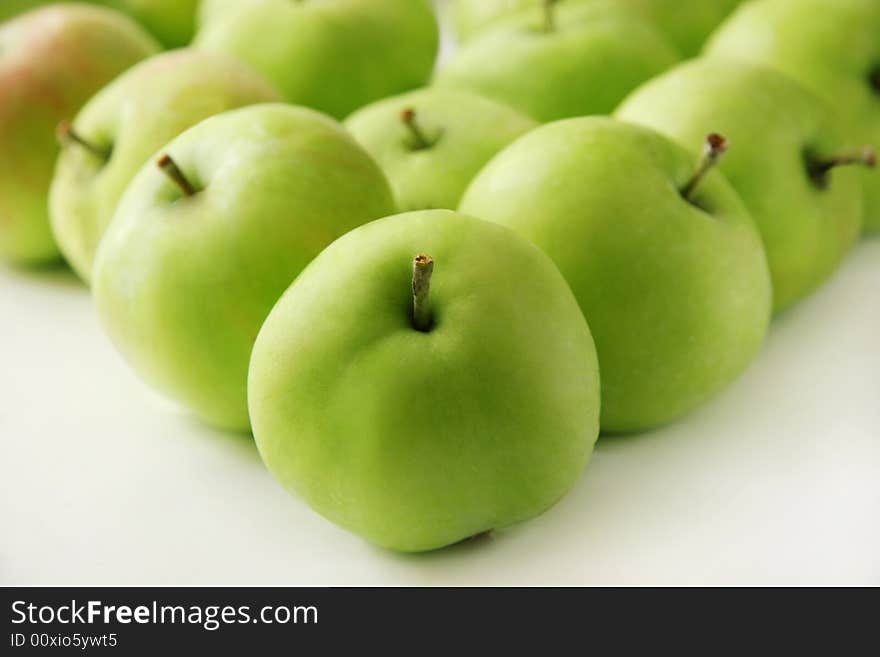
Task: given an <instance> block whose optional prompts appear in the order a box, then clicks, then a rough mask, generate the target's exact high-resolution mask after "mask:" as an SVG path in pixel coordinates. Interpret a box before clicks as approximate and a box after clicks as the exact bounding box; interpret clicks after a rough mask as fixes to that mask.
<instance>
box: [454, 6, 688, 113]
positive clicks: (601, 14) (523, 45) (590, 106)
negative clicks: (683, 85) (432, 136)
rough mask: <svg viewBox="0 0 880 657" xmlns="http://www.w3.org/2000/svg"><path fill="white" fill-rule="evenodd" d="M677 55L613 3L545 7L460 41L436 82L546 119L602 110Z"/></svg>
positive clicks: (604, 111) (612, 106) (649, 29)
mask: <svg viewBox="0 0 880 657" xmlns="http://www.w3.org/2000/svg"><path fill="white" fill-rule="evenodd" d="M676 60H677V55H676V53H675V51H674V50H673V48H672V47H671V46H670V45H669V44H668V43H667V42H666V40H665V39H664V38H663V37H662V36H661V35H660V34H659V33H658V32H656V31H655V30H654V28H653V27H651V26H650V25H649V24H647V23H646V22H644V21H643V20H641V19H640V18H639V17H638V16H636V15H634V14H632V13H629V12H626V11H624V10H621V9H619V8H617V7H615V6H614V5H613V4H609V3H607V2H592V3H586V4H584V3H575V4H571V5H568V4H562V5H560V6H558V7H554V6H553V5H548V6H547V7H546V10H541V9H540V8H535V9H534V10H532V11H525V12H521V13H519V14H517V15H515V16H514V17H512V18H510V19H508V20H504V21H499V23H498V24H497V25H496V26H495V27H493V28H492V29H491V30H489V31H487V32H486V33H485V34H484V35H483V36H481V37H480V38H479V39H476V40H474V41H471V42H470V43H468V44H466V45H465V46H464V47H463V48H461V49H460V50H459V51H458V52H457V53H456V54H455V55H454V56H453V57H452V59H451V60H450V61H449V62H448V63H447V64H446V66H445V67H444V68H443V69H441V70H440V72H439V73H438V76H437V84H438V85H440V86H443V87H451V88H456V89H464V90H468V91H473V92H476V93H478V94H481V95H484V96H486V97H487V98H492V99H494V100H496V101H498V102H501V103H505V104H507V105H510V106H511V107H514V108H516V109H518V110H520V111H521V112H523V113H525V114H528V115H529V116H531V117H533V118H535V119H537V120H539V121H553V120H556V119H561V118H566V117H572V116H582V115H584V114H607V113H609V112H611V111H612V110H613V109H614V108H615V107H616V106H617V104H618V103H619V102H620V101H621V100H622V99H623V98H624V97H625V96H626V94H627V93H629V92H630V91H632V90H633V89H635V88H636V87H637V86H638V85H640V84H641V83H642V82H644V81H645V80H648V79H650V78H652V77H654V76H655V75H657V74H658V73H660V72H662V71H664V70H666V69H667V68H669V67H670V66H672V65H673V64H675V62H676Z"/></svg>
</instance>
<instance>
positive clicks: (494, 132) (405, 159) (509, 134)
mask: <svg viewBox="0 0 880 657" xmlns="http://www.w3.org/2000/svg"><path fill="white" fill-rule="evenodd" d="M345 123H346V127H347V128H348V129H349V131H350V132H351V133H352V134H353V135H354V138H355V139H356V140H357V141H358V142H360V144H361V145H362V146H363V147H364V148H365V149H366V150H367V152H368V153H370V155H372V156H373V157H374V158H375V159H376V161H377V162H378V163H379V165H380V166H381V167H382V168H383V170H384V171H385V173H386V174H387V176H388V179H389V180H390V182H391V187H392V188H393V189H394V193H395V196H396V198H397V204H398V206H400V208H401V209H402V210H425V209H430V208H446V209H455V208H457V207H458V203H459V201H461V196H462V194H464V190H465V188H466V187H467V186H468V183H469V182H470V181H471V180H472V179H473V177H474V176H475V175H477V173H478V172H479V171H480V169H482V168H483V166H484V165H485V164H486V163H487V162H488V161H489V160H490V159H492V157H493V156H494V155H495V154H496V153H498V151H500V150H501V149H502V148H504V147H505V146H507V145H508V144H509V143H510V142H512V141H513V140H514V139H516V138H517V137H519V136H521V135H522V134H524V133H526V132H528V131H529V130H531V129H532V128H534V127H535V126H536V125H537V123H536V122H535V121H533V120H532V119H530V118H528V117H526V116H524V115H522V114H520V113H519V112H517V111H516V110H514V109H511V108H509V107H507V106H505V105H501V104H499V103H496V102H494V101H491V100H488V99H486V98H482V97H480V96H476V95H474V94H470V93H466V92H460V91H455V90H451V89H436V88H431V89H423V90H420V91H414V92H410V93H408V94H404V95H402V96H396V97H394V98H389V99H387V100H382V101H379V102H378V103H375V104H373V105H369V106H368V107H365V108H364V109H362V110H360V111H359V112H357V113H355V114H354V115H352V116H351V117H350V118H349V119H348V120H347V121H346V122H345Z"/></svg>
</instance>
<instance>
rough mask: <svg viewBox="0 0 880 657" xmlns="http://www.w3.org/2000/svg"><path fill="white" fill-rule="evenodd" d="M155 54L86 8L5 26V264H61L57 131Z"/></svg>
mask: <svg viewBox="0 0 880 657" xmlns="http://www.w3.org/2000/svg"><path fill="white" fill-rule="evenodd" d="M157 49H158V44H156V42H155V41H153V39H152V38H151V37H150V36H149V35H148V34H146V33H145V32H144V31H143V30H141V28H140V27H138V26H137V25H136V24H135V23H133V22H132V21H130V20H129V19H128V18H126V17H125V16H123V15H121V14H119V13H117V12H113V11H109V10H107V9H102V8H99V7H89V6H86V5H58V6H55V7H45V8H43V9H37V10H35V11H32V12H28V13H26V14H23V15H22V16H20V17H18V18H15V19H13V20H11V21H8V22H6V23H3V24H2V25H0V171H2V174H0V259H2V260H6V261H9V262H13V263H20V264H37V263H42V262H49V261H52V260H55V259H57V258H58V255H59V254H58V248H57V246H56V245H55V241H54V240H53V238H52V233H51V231H50V229H49V216H48V215H49V212H48V203H47V196H48V193H49V183H50V181H51V179H52V171H53V168H54V165H55V158H56V157H57V155H58V146H57V144H56V142H55V126H56V125H57V124H58V122H59V121H61V120H63V119H66V118H69V117H71V116H74V115H75V114H76V112H77V111H78V110H79V108H80V107H81V106H82V104H83V103H84V102H85V101H86V100H88V99H89V98H90V97H91V96H92V94H94V93H95V92H96V91H97V90H98V89H100V88H101V87H103V86H104V85H105V84H107V82H109V81H110V80H112V79H113V78H114V77H116V76H117V75H118V74H119V73H121V72H122V71H124V70H125V69H126V68H128V67H129V66H131V65H132V64H135V63H136V62H138V61H139V60H141V59H143V58H145V57H147V56H149V55H150V54H152V53H153V52H155V51H156V50H157Z"/></svg>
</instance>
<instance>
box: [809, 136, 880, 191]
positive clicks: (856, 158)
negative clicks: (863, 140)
mask: <svg viewBox="0 0 880 657" xmlns="http://www.w3.org/2000/svg"><path fill="white" fill-rule="evenodd" d="M852 165H859V166H863V167H867V168H869V169H873V168H874V167H876V166H877V154H876V153H875V152H874V149H873V148H871V147H870V146H865V147H863V148H862V149H860V150H858V151H856V152H853V153H844V154H842V155H835V156H834V157H808V158H807V172H808V173H809V176H810V179H811V180H812V181H813V184H814V185H816V187H818V188H819V189H825V188H826V187H828V175H829V174H830V173H831V171H832V170H834V169H836V168H837V167H845V166H852Z"/></svg>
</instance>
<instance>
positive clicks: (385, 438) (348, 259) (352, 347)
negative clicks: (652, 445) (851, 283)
mask: <svg viewBox="0 0 880 657" xmlns="http://www.w3.org/2000/svg"><path fill="white" fill-rule="evenodd" d="M414 256H417V257H415V261H414ZM432 268H433V274H431V271H432ZM248 391H249V399H250V409H251V416H252V418H253V423H254V436H255V438H256V442H257V447H258V448H259V450H260V454H261V455H262V457H263V460H264V461H265V463H266V465H267V466H268V468H269V470H270V471H271V472H272V473H273V475H274V476H275V477H276V478H277V479H278V480H279V481H280V482H281V483H282V484H283V485H284V486H285V487H286V488H288V489H289V490H291V491H293V492H296V493H298V494H299V495H301V496H302V497H303V498H305V500H306V501H307V502H308V503H309V504H310V505H311V506H312V507H313V508H314V509H315V510H316V511H318V512H319V513H321V514H322V515H324V516H325V517H327V518H329V519H330V520H332V521H333V522H335V523H337V524H339V525H342V526H343V527H345V528H347V529H349V530H351V531H353V532H356V533H357V534H360V535H361V536H363V537H364V538H366V539H367V540H369V541H371V542H373V543H376V544H378V545H381V546H384V547H387V548H392V549H395V550H402V551H407V552H417V551H424V550H431V549H435V548H440V547H443V546H445V545H449V544H452V543H455V542H458V541H461V540H462V539H466V538H469V537H471V536H474V535H477V534H481V533H484V532H486V531H489V530H492V529H496V528H503V527H506V526H508V525H512V524H514V523H517V522H520V521H523V520H527V519H529V518H532V517H534V516H536V515H538V514H540V513H542V512H543V511H545V510H546V509H547V508H548V507H550V506H551V505H552V504H554V503H555V502H556V501H557V500H559V498H561V497H562V496H563V495H564V494H565V493H566V492H567V491H568V490H569V489H570V488H571V487H572V486H573V485H574V483H575V481H576V480H577V478H578V476H579V475H580V473H581V471H582V470H583V468H584V466H585V464H586V463H587V460H588V459H589V456H590V453H591V451H592V448H593V444H594V442H595V440H596V435H597V432H598V416H599V373H598V369H597V365H596V353H595V347H594V345H593V341H592V339H591V337H590V331H589V328H588V327H587V324H586V323H585V322H584V319H583V316H582V315H581V313H580V311H579V309H578V305H577V302H576V301H575V299H574V297H573V296H572V294H571V291H570V290H569V288H568V286H567V285H566V284H565V281H564V280H563V278H562V276H560V274H559V271H558V270H557V269H556V267H554V266H553V263H552V262H551V261H550V260H549V259H548V258H547V256H545V255H544V254H543V253H541V252H540V250H539V249H537V248H536V247H535V246H534V245H532V244H529V243H528V242H527V241H526V240H524V239H522V238H520V237H518V236H517V235H515V234H514V233H513V232H512V231H509V230H506V229H504V228H501V227H499V226H494V225H492V224H489V223H486V222H483V221H480V220H477V219H473V218H470V217H465V216H462V215H459V214H456V213H454V212H449V211H446V210H431V211H425V212H416V213H410V214H403V215H398V216H394V217H389V218H386V219H381V220H379V221H376V222H373V223H371V224H369V225H367V226H364V227H361V228H359V229H357V230H354V231H352V232H351V233H349V234H347V235H345V236H344V237H342V238H341V239H339V240H338V241H336V242H334V243H333V244H332V245H331V246H330V247H328V248H327V250H326V251H324V252H323V253H322V254H321V255H319V256H318V257H317V258H316V259H315V261H314V262H312V264H311V265H309V266H308V268H306V270H305V271H304V272H303V273H302V275H301V276H300V277H299V278H298V279H297V281H296V282H295V283H294V284H293V285H292V286H291V288H290V289H289V290H288V291H287V292H286V293H285V294H284V296H283V297H282V298H281V300H280V301H279V302H278V304H277V305H276V306H275V308H274V309H273V310H272V313H271V314H270V315H269V318H268V319H267V320H266V323H265V325H264V326H263V328H262V329H261V331H260V335H259V337H258V339H257V343H256V345H255V347H254V353H253V358H252V360H251V368H250V376H249V382H248Z"/></svg>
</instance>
